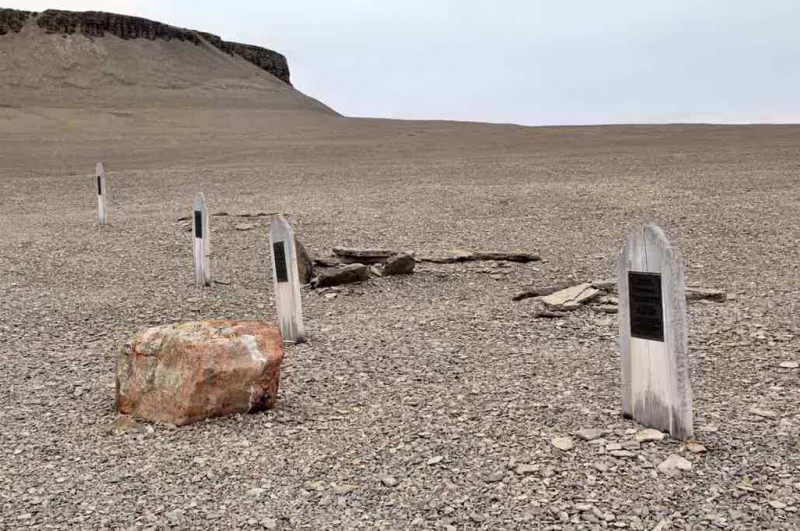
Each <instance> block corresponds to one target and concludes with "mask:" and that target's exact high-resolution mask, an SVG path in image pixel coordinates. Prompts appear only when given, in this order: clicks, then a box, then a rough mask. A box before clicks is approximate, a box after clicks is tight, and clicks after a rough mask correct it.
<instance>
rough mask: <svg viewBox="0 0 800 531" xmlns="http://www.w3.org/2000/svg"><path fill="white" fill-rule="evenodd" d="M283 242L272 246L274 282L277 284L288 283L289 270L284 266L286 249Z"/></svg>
mask: <svg viewBox="0 0 800 531" xmlns="http://www.w3.org/2000/svg"><path fill="white" fill-rule="evenodd" d="M284 243H285V242H275V243H273V244H272V255H273V257H274V258H275V280H276V281H278V282H289V270H288V268H287V266H286V247H285V245H284Z"/></svg>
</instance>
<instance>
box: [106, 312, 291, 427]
mask: <svg viewBox="0 0 800 531" xmlns="http://www.w3.org/2000/svg"><path fill="white" fill-rule="evenodd" d="M282 360H283V347H282V343H281V336H280V333H279V332H278V329H277V327H275V326H274V325H271V324H267V323H262V322H260V321H229V320H213V321H196V322H191V323H181V324H172V325H165V326H158V327H155V328H150V329H147V330H145V331H143V332H139V333H138V334H136V335H135V336H134V337H133V339H132V340H131V342H130V343H128V344H126V345H125V346H124V347H123V348H122V349H121V350H120V353H119V356H118V358H117V409H118V410H119V412H120V413H124V414H130V415H133V416H135V417H138V418H141V419H145V420H150V421H160V422H170V423H173V424H175V425H178V426H181V425H184V424H189V423H191V422H196V421H198V420H202V419H205V418H208V417H219V416H223V415H231V414H235V413H247V412H255V411H261V410H264V409H268V408H271V407H273V406H274V405H275V401H276V400H277V398H278V380H279V378H280V370H281V361H282Z"/></svg>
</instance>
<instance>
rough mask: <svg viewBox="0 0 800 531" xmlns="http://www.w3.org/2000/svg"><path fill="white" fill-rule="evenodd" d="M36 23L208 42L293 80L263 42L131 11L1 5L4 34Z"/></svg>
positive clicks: (57, 29)
mask: <svg viewBox="0 0 800 531" xmlns="http://www.w3.org/2000/svg"><path fill="white" fill-rule="evenodd" d="M29 22H30V23H34V24H36V25H37V26H38V27H40V28H42V29H44V30H45V31H46V32H47V33H51V34H52V33H55V34H60V35H73V34H76V33H79V34H82V35H85V36H86V37H103V36H105V35H114V36H116V37H119V38H120V39H125V40H129V39H148V40H151V41H154V40H157V39H161V40H166V41H170V40H178V41H188V42H191V43H193V44H196V45H200V44H202V43H203V42H207V43H209V44H211V45H212V46H214V47H215V48H218V49H220V50H222V51H223V52H225V53H227V54H230V55H237V56H239V57H242V58H243V59H245V60H247V61H249V62H251V63H253V64H254V65H256V66H258V67H259V68H261V69H263V70H266V71H267V72H269V73H270V74H272V75H274V76H275V77H277V78H278V79H280V80H281V81H284V82H285V83H288V84H291V82H290V77H289V65H288V63H287V62H286V57H284V56H283V55H281V54H279V53H278V52H274V51H272V50H268V49H266V48H261V47H259V46H253V45H249V44H240V43H237V42H226V41H223V40H222V39H221V38H220V37H218V36H217V35H213V34H211V33H205V32H199V31H194V30H189V29H185V28H178V27H175V26H170V25H167V24H162V23H160V22H155V21H152V20H147V19H144V18H139V17H131V16H127V15H117V14H114V13H104V12H100V11H86V12H73V11H60V10H55V9H49V10H47V11H44V12H42V13H35V12H31V11H19V10H15V9H0V35H5V34H7V33H11V32H14V33H19V32H20V31H21V30H22V29H23V28H24V27H25V25H26V24H27V23H29Z"/></svg>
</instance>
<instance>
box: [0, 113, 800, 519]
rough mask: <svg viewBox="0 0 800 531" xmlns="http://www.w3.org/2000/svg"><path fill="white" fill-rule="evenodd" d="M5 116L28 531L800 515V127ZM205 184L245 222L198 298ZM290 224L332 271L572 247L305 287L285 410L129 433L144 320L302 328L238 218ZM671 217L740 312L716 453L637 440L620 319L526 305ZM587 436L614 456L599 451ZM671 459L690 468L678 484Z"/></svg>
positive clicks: (12, 409)
mask: <svg viewBox="0 0 800 531" xmlns="http://www.w3.org/2000/svg"><path fill="white" fill-rule="evenodd" d="M0 110H2V109H0ZM126 112H127V111H126ZM148 112H149V113H150V114H148ZM2 113H3V114H2V115H0V117H3V118H4V119H5V120H6V123H10V124H15V125H14V128H13V129H11V128H9V129H4V130H3V133H1V134H0V140H2V144H0V160H2V161H3V163H2V164H0V293H2V296H0V403H1V404H2V407H0V528H3V529H17V528H27V527H29V528H42V529H47V528H53V529H56V528H57V529H167V528H176V529H194V528H197V529H392V530H397V529H441V530H452V529H458V530H462V529H635V530H642V529H646V530H651V529H659V530H666V529H696V530H700V529H713V528H718V529H726V530H728V529H730V530H734V529H742V530H743V529H786V530H789V529H798V528H800V408H799V407H798V404H800V370H798V369H797V368H791V366H792V364H791V363H788V364H787V363H785V362H794V361H798V360H799V359H800V305H799V303H798V300H800V268H799V267H798V266H800V253H798V244H800V228H798V227H800V126H750V127H709V126H662V127H656V126H629V127H622V126H617V127H584V128H542V129H526V128H520V127H515V126H490V125H479V124H454V123H444V122H390V121H380V120H353V119H345V118H337V117H332V118H316V119H314V120H311V121H307V122H303V121H297V122H296V123H295V122H292V121H291V120H290V119H288V118H285V119H282V120H283V121H282V122H280V123H277V124H275V123H273V125H270V126H264V127H266V128H265V129H261V127H262V125H260V124H263V123H266V122H269V121H270V116H268V115H265V116H263V117H261V116H259V115H258V113H257V112H256V113H250V112H247V113H245V112H244V111H242V112H239V113H234V112H231V113H227V114H226V115H225V117H224V120H226V121H224V122H221V121H220V120H223V118H221V117H220V116H213V115H212V114H213V113H211V112H210V111H209V113H206V114H202V113H194V112H192V113H186V114H184V115H180V113H177V112H175V113H173V114H169V113H168V112H166V111H139V110H132V111H130V112H128V113H127V114H126V113H121V112H120V111H115V113H116V114H114V115H113V116H111V115H104V116H100V117H97V116H94V115H90V114H88V113H83V112H78V111H59V110H57V109H42V110H41V111H37V113H33V112H31V113H26V112H23V111H21V110H14V109H4V110H2ZM112 114H113V113H112ZM254 114H255V115H254ZM156 116H158V117H159V119H160V120H161V121H160V122H159V123H161V124H163V127H156V126H154V125H151V124H152V123H155V117H156ZM261 118H263V120H261V121H259V120H260V119H261ZM25 120H27V121H25ZM36 120H43V121H41V122H39V121H36ZM273 121H274V120H273ZM22 123H27V124H29V127H28V128H27V129H25V128H23V127H21V126H20V125H19V124H22ZM47 123H59V124H61V125H60V126H59V127H61V128H60V129H58V130H54V131H49V130H48V131H45V130H46V129H47V128H46V127H43V125H44V124H47ZM219 123H224V124H225V126H224V127H218V125H217V124H219ZM65 124H68V125H65ZM177 124H185V125H180V126H179V125H177ZM6 131H14V133H13V134H11V133H7V132H6ZM97 160H103V161H104V162H105V163H106V167H107V171H108V183H109V184H108V186H109V190H110V195H111V199H110V217H111V226H108V227H105V228H100V227H98V226H97V225H96V224H95V218H96V214H95V210H94V209H95V207H96V200H95V196H94V191H93V190H94V188H93V186H94V184H93V177H92V175H91V172H92V169H93V167H94V163H95V162H96V161H97ZM199 191H203V192H204V193H205V195H206V198H207V200H208V204H209V208H210V210H211V211H212V212H217V213H218V212H227V213H229V214H230V215H229V216H227V217H215V218H213V220H212V235H213V245H214V251H215V256H214V266H213V267H214V270H215V277H216V279H217V280H219V281H221V282H222V283H216V284H215V285H214V286H213V287H210V288H199V287H197V286H195V285H194V284H193V273H192V269H191V267H192V258H191V241H190V240H191V233H190V232H187V230H186V225H185V224H183V223H180V222H178V218H180V217H183V216H186V215H188V213H189V210H190V208H191V204H192V199H193V198H194V196H195V193H197V192H199ZM277 210H282V211H285V212H286V213H287V214H288V217H289V219H290V220H291V221H292V223H293V224H294V226H295V230H296V232H297V234H298V236H299V238H300V239H301V241H302V242H303V243H304V244H305V245H306V246H307V247H308V248H309V250H310V251H311V252H312V253H313V254H315V255H318V256H321V255H325V254H327V253H329V251H330V248H331V247H334V246H352V247H389V248H397V249H403V250H412V251H415V252H417V253H419V254H434V253H441V252H444V251H446V250H448V249H452V248H470V249H480V250H487V251H534V252H538V253H540V254H541V256H542V258H543V261H542V262H537V263H532V264H505V263H469V264H454V265H441V264H427V263H426V264H420V265H419V266H418V269H417V272H416V273H415V274H414V275H412V276H408V277H392V278H382V279H373V280H370V281H368V282H366V283H363V284H358V285H352V286H348V287H345V288H344V289H342V291H341V292H340V293H339V294H338V296H337V297H336V298H334V299H328V298H326V297H324V296H322V295H320V294H319V293H318V292H314V291H311V290H304V292H303V305H304V310H305V319H306V328H307V331H308V333H309V342H308V343H307V344H304V345H299V346H291V347H288V348H287V355H286V359H285V362H284V369H283V375H282V382H281V397H280V400H279V402H278V406H277V408H276V409H274V410H272V411H270V412H268V413H265V414H256V415H248V416H237V417H230V418H224V419H214V420H210V421H207V422H203V423H199V424H194V425H191V426H188V427H183V428H178V429H176V428H174V427H169V426H161V425H148V424H146V423H139V424H133V425H124V424H120V423H117V417H116V414H115V411H114V360H115V355H116V352H117V350H118V349H119V347H120V345H121V344H122V343H123V342H124V341H125V340H126V339H127V338H129V337H130V336H131V335H132V334H133V333H134V332H135V331H137V330H139V329H141V328H144V327H148V326H151V325H156V324H161V323H169V322H175V321H184V320H195V319H200V318H208V317H215V316H224V317H232V318H260V319H264V320H268V321H272V320H274V318H275V317H274V316H275V309H274V304H273V301H272V294H271V293H272V286H271V279H270V277H269V275H270V273H269V267H268V264H269V262H268V260H269V255H268V245H267V241H268V240H267V225H266V223H267V218H263V217H258V218H252V217H251V218H248V220H247V222H248V223H255V224H256V225H257V226H256V228H255V229H253V230H247V231H241V230H236V229H235V228H234V227H235V225H236V224H237V223H242V218H239V217H237V215H241V214H256V213H259V212H274V211H277ZM644 221H652V222H656V223H658V224H660V225H661V226H662V227H663V228H664V229H665V231H666V233H667V234H668V236H669V237H670V238H671V241H672V243H673V245H674V246H675V247H677V248H678V249H680V251H681V252H682V254H683V257H684V261H685V264H686V277H687V283H689V284H699V285H702V286H705V287H714V288H720V289H724V290H726V291H727V292H728V294H729V295H730V296H731V300H729V301H727V302H725V303H703V302H699V303H692V304H690V305H689V319H690V333H689V334H690V348H691V367H692V381H693V389H694V411H695V431H696V435H697V438H698V439H699V440H700V441H701V442H702V443H703V444H704V445H705V446H706V448H707V449H708V451H707V452H706V453H702V454H695V453H692V452H689V451H688V450H686V449H685V448H684V446H683V444H681V443H679V442H677V441H662V442H650V443H645V444H642V445H637V444H636V442H635V439H634V435H633V434H634V433H635V432H636V431H637V430H639V429H641V427H640V426H637V425H636V424H635V423H634V422H632V421H631V420H629V419H625V418H623V417H621V416H620V414H619V408H620V370H619V354H618V337H617V321H616V316H614V315H605V314H598V313H595V312H593V311H591V310H590V309H582V310H578V311H576V312H574V313H572V314H570V315H569V316H567V317H565V318H561V319H536V318H535V317H534V313H535V311H534V309H535V307H534V304H535V303H534V301H532V300H523V301H519V302H512V301H511V298H512V296H513V295H514V294H515V293H517V292H518V291H520V290H522V289H525V288H529V287H531V286H540V285H541V286H543V285H550V284H554V283H557V282H562V281H576V283H577V282H581V281H591V280H596V279H600V278H607V277H610V276H613V271H614V262H615V255H616V252H617V251H618V249H619V248H620V246H621V245H622V243H623V241H624V239H625V237H626V235H627V234H628V232H629V231H630V230H632V229H633V228H634V227H635V226H636V224H638V223H640V222H644ZM782 363H783V364H784V365H786V366H787V367H789V368H784V367H781V364H782ZM754 409H755V410H757V413H753V410H754ZM589 428H596V429H600V430H603V434H602V438H603V439H605V444H603V443H602V442H601V443H597V441H593V442H592V443H590V442H587V441H584V440H582V439H581V438H580V437H578V436H576V435H575V434H576V432H577V431H578V430H581V429H589ZM556 437H572V439H573V441H574V448H573V449H571V450H568V451H562V450H559V449H557V448H556V447H555V446H554V445H553V444H552V442H551V440H552V439H553V438H556ZM614 445H620V447H621V448H622V449H623V450H626V451H628V452H629V453H630V455H629V456H627V457H626V456H625V454H624V453H623V454H621V455H623V456H622V457H616V456H612V455H611V454H610V451H612V450H614V449H615V448H616V449H618V448H619V447H617V446H614ZM671 454H678V455H681V456H683V457H685V458H686V459H688V460H689V461H690V462H691V464H692V469H691V470H688V471H684V472H681V473H679V474H678V475H677V476H675V477H672V476H669V475H666V474H664V473H662V472H660V471H659V470H658V468H657V467H658V465H659V464H661V463H662V462H663V461H664V460H665V459H666V458H667V457H668V456H669V455H671Z"/></svg>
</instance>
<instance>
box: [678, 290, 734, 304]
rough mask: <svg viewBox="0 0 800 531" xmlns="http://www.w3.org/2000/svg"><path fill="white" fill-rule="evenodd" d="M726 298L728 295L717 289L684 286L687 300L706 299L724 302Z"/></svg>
mask: <svg viewBox="0 0 800 531" xmlns="http://www.w3.org/2000/svg"><path fill="white" fill-rule="evenodd" d="M727 298H728V297H727V295H726V293H725V292H724V291H721V290H718V289H709V288H695V287H687V288H686V300H687V301H700V300H708V301H714V302H725V301H726V300H727Z"/></svg>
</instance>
